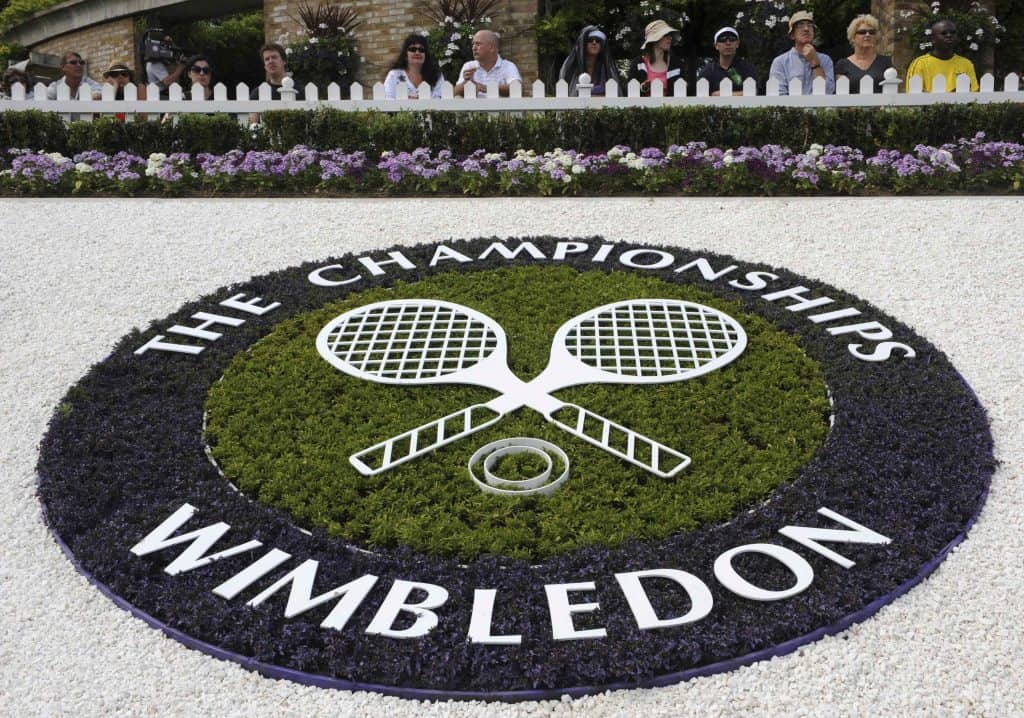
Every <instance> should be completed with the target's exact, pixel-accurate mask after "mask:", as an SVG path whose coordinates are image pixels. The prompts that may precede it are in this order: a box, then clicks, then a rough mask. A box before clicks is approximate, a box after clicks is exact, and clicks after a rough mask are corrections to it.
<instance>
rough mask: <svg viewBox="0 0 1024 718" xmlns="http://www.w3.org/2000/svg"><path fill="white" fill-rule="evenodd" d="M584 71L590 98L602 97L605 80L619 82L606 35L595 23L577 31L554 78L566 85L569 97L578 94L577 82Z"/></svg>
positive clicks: (620, 79) (619, 78) (620, 81)
mask: <svg viewBox="0 0 1024 718" xmlns="http://www.w3.org/2000/svg"><path fill="white" fill-rule="evenodd" d="M584 72H585V73H587V74H588V75H590V82H591V83H593V85H594V86H593V88H591V90H590V94H591V95H593V96H594V97H603V96H604V87H605V84H606V83H607V82H608V80H615V82H617V83H620V85H621V83H622V78H621V77H619V72H618V70H616V69H615V63H614V62H612V54H611V52H609V51H608V36H607V35H605V34H604V31H603V30H601V28H599V27H597V26H596V25H587V26H586V27H585V28H583V30H581V31H580V34H579V37H578V38H576V46H575V47H574V48H573V50H572V52H571V53H570V54H569V57H567V58H565V62H563V63H562V69H561V71H560V72H559V73H558V79H559V80H565V81H566V82H567V83H568V84H569V97H576V96H577V95H579V88H578V87H577V83H578V82H579V79H580V75H582V74H583V73H584ZM620 94H624V93H620Z"/></svg>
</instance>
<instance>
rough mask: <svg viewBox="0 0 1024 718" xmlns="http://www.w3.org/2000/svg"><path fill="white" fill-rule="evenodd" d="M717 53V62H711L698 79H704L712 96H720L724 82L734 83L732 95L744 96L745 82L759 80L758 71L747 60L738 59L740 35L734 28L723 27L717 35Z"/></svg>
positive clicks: (698, 75) (698, 74) (701, 71)
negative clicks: (751, 79)
mask: <svg viewBox="0 0 1024 718" xmlns="http://www.w3.org/2000/svg"><path fill="white" fill-rule="evenodd" d="M714 41H715V43H714V44H715V51H716V52H717V53H718V59H717V60H711V61H710V62H708V64H706V65H705V66H704V67H702V68H701V70H700V72H699V73H697V78H698V79H699V78H704V79H705V80H707V81H708V84H709V85H710V86H711V88H710V89H711V94H712V95H718V94H720V90H719V88H720V87H721V84H722V80H726V79H728V80H730V81H731V82H732V94H734V95H742V94H743V81H744V80H746V79H747V78H748V77H752V78H754V80H755V81H756V80H757V71H756V70H755V69H754V66H753V65H751V64H750V63H749V62H747V61H746V60H743V59H740V58H738V57H736V51H737V50H739V47H740V34H739V32H738V31H737V30H736V28H734V27H723V28H722V29H721V30H719V31H718V32H716V33H715V38H714Z"/></svg>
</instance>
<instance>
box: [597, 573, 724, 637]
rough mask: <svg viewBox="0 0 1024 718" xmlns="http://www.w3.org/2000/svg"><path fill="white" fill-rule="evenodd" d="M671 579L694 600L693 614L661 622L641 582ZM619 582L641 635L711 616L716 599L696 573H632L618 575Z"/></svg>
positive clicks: (661, 619)
mask: <svg viewBox="0 0 1024 718" xmlns="http://www.w3.org/2000/svg"><path fill="white" fill-rule="evenodd" d="M648 577H651V578H667V579H668V580H670V581H675V582H676V583H678V584H679V585H680V586H682V587H683V590H684V591H686V594H687V595H688V596H689V597H690V604H691V607H690V611H689V613H686V614H685V615H683V616H678V617H676V618H658V614H657V613H655V611H654V606H652V605H651V600H650V599H649V598H648V597H647V593H646V592H645V591H644V587H643V584H642V583H641V582H640V579H641V578H648ZM615 580H616V581H618V582H619V586H621V587H622V592H623V593H624V594H625V595H626V601H628V602H629V608H630V610H631V611H633V615H634V616H635V617H636V625H637V626H639V627H640V630H641V631H648V630H650V629H652V628H668V627H669V626H681V625H683V624H684V623H695V622H696V621H699V620H700V619H702V618H704V617H705V616H706V615H708V614H709V613H711V608H712V606H713V605H714V599H713V598H712V597H711V591H710V589H708V587H707V585H706V584H705V583H704V582H703V581H701V580H700V579H699V578H697V577H696V576H694V575H693V574H692V573H687V572H686V571H679V570H677V569H674V568H656V569H651V570H649V571H630V572H629V573H617V574H615Z"/></svg>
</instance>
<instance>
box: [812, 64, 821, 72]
mask: <svg viewBox="0 0 1024 718" xmlns="http://www.w3.org/2000/svg"><path fill="white" fill-rule="evenodd" d="M819 67H821V63H820V62H819V63H818V64H817V65H811V72H814V71H815V70H817V69H818V68H819Z"/></svg>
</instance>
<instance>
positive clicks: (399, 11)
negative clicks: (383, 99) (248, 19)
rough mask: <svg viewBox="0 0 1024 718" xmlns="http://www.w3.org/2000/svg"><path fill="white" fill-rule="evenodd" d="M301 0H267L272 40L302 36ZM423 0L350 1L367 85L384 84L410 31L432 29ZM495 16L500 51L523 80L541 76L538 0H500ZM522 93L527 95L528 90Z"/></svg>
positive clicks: (265, 13) (285, 40)
mask: <svg viewBox="0 0 1024 718" xmlns="http://www.w3.org/2000/svg"><path fill="white" fill-rule="evenodd" d="M302 1H303V0H265V2H264V5H263V25H264V32H265V34H266V38H267V40H268V41H269V42H281V43H282V44H288V43H290V42H295V41H298V40H300V39H301V38H302V37H303V35H302V30H301V25H299V23H297V22H296V21H295V20H294V18H293V16H295V15H296V14H297V10H298V6H299V5H300V4H302ZM419 4H420V0H351V1H350V2H349V3H348V5H349V6H350V7H351V8H352V9H354V10H355V11H356V12H358V13H359V21H360V23H361V24H360V25H359V28H358V29H357V30H356V37H357V38H358V40H359V51H360V54H362V56H363V57H365V58H366V61H365V62H364V63H363V66H362V67H361V68H360V71H359V80H360V82H362V83H363V84H364V85H371V84H373V83H374V82H380V81H382V80H383V79H384V76H385V75H386V74H387V68H388V67H389V66H390V65H391V61H392V60H394V58H395V54H396V53H397V52H398V48H399V47H400V46H401V44H402V40H404V39H405V36H406V35H408V34H409V33H410V32H413V31H415V30H427V29H429V22H430V21H429V20H428V18H426V17H425V16H424V15H422V14H421V13H420V12H419V11H418V9H417V6H418V5H419ZM499 8H500V9H499V10H498V11H495V12H494V14H493V18H494V23H493V26H494V27H495V28H497V29H498V30H500V31H501V33H502V42H501V54H502V56H503V57H507V58H509V59H510V60H512V61H513V62H515V63H516V65H518V66H519V71H520V72H521V73H522V75H523V78H524V80H525V84H526V85H529V84H530V83H532V82H533V80H535V79H536V78H537V43H536V40H535V39H534V34H533V33H534V28H535V27H536V23H537V4H536V2H535V0H502V2H501V4H500V6H499ZM524 94H529V90H528V89H527V90H526V91H525V93H524Z"/></svg>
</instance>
